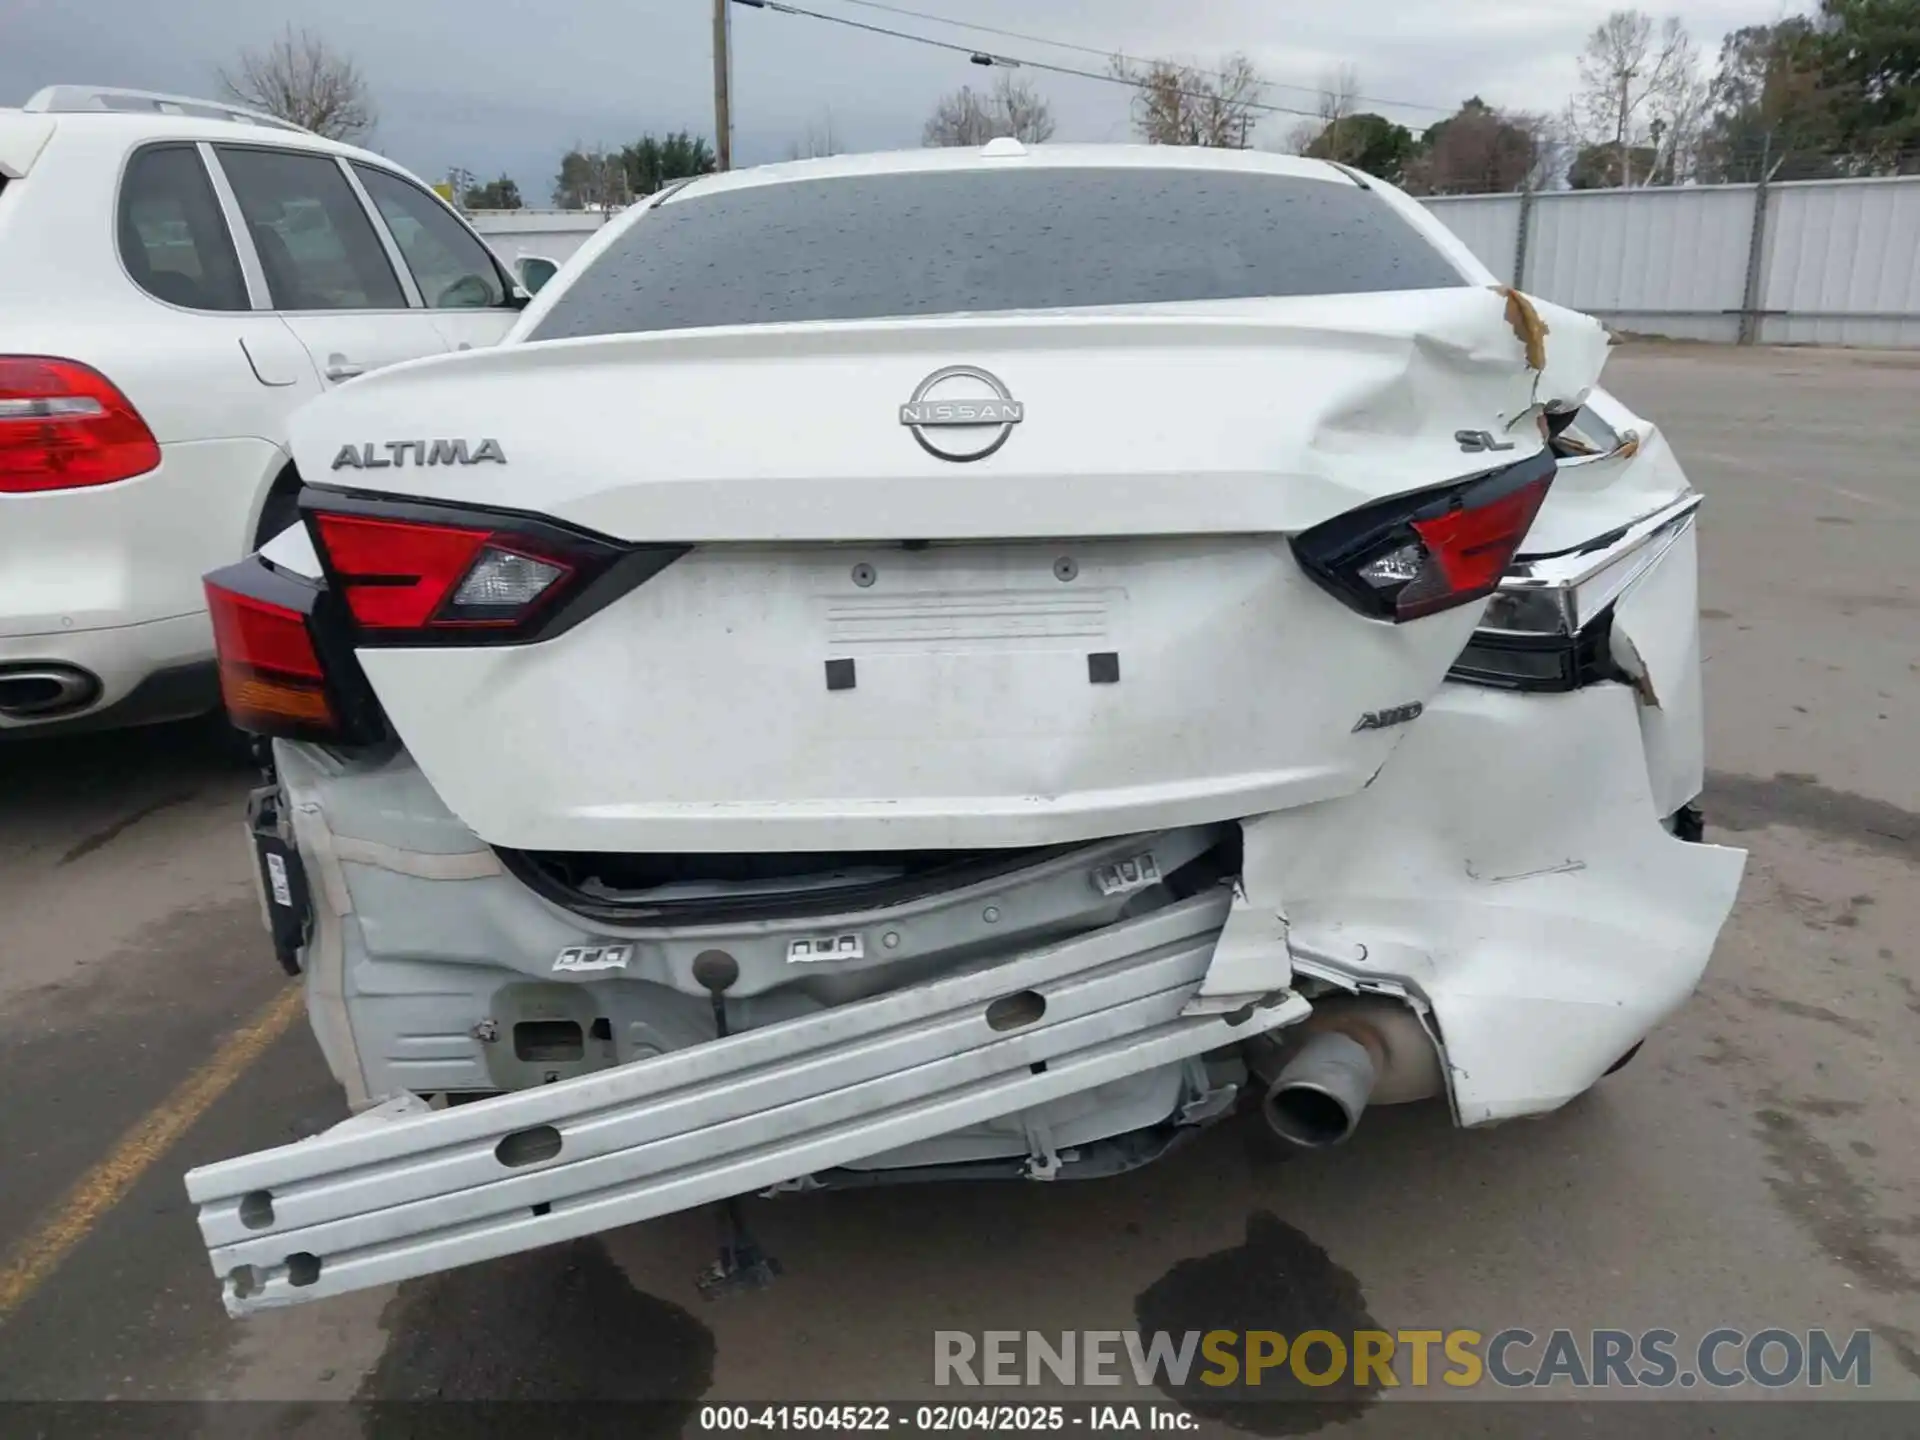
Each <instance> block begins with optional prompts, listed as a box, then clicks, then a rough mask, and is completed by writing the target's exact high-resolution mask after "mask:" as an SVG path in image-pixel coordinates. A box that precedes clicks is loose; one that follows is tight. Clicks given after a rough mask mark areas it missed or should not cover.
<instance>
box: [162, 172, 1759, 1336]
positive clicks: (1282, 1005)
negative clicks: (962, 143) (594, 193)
mask: <svg viewBox="0 0 1920 1440" xmlns="http://www.w3.org/2000/svg"><path fill="white" fill-rule="evenodd" d="M1606 345H1607V340H1606V336H1605V333H1604V331H1603V330H1602V329H1601V328H1600V327H1599V325H1598V324H1597V323H1596V322H1594V321H1593V320H1591V319H1589V318H1587V317H1584V316H1580V315H1577V314H1574V313H1572V312H1569V311H1566V310H1562V309H1559V308H1557V307H1554V306H1551V305H1548V304H1546V303H1544V302H1542V301H1539V300H1535V299H1532V298H1530V297H1527V296H1524V295H1520V294H1518V293H1515V292H1513V291H1511V290H1508V289H1505V288H1503V287H1500V286H1498V285H1496V284H1495V283H1494V282H1493V280H1492V277H1491V276H1489V275H1488V274H1487V273H1486V272H1485V271H1484V269H1483V268H1482V267H1480V266H1479V265H1478V263H1477V262H1475V261H1474V260H1473V258H1472V257H1471V255H1469V254H1468V253H1467V252H1466V251H1465V250H1464V248H1463V247H1461V246H1460V245H1459V243H1458V242H1457V241H1456V240H1454V238H1453V237H1452V236H1451V235H1449V234H1448V233H1447V232H1446V231H1445V230H1444V229H1443V228H1441V227H1440V226H1439V225H1438V224H1437V223H1436V222H1434V221H1433V220H1432V219H1431V218H1430V217H1428V216H1427V215H1425V213H1424V212H1422V211H1421V210H1420V209H1419V208H1418V207H1417V206H1415V205H1414V204H1413V203H1412V202H1411V201H1409V200H1407V199H1406V198H1405V197H1404V196H1401V195H1399V194H1398V192H1395V191H1393V190H1392V189H1391V188H1390V187H1385V186H1381V185H1379V184H1377V183H1375V182H1371V181H1366V180H1363V179H1361V178H1359V177H1356V176H1354V175H1352V174H1350V173H1348V172H1346V171H1343V170H1341V169H1339V168H1337V167H1333V166H1329V165H1324V164H1320V163H1318V162H1313V161H1306V160H1297V159H1291V158H1285V157H1274V156H1256V155H1245V154H1238V153H1231V154H1229V153H1209V152H1190V153H1182V152H1180V151H1177V150H1164V149H1151V150H1148V149H1132V148H1125V147H1115V148H1110V149H1109V148H1099V149H1075V148H1069V147H1062V148H1059V149H1038V150H1033V151H1023V150H1020V148H1019V147H1017V146H1014V147H1009V146H1007V145H1005V144H999V145H996V146H995V147H993V149H992V151H991V153H982V152H926V153H915V154H911V155H902V156H878V157H875V156H867V157H854V158H840V159H836V160H832V161H822V162H809V163H805V164H799V165H792V166H775V167H769V168H768V169H765V170H761V171H750V172H741V173H736V174H731V175H726V176H715V177H706V178H703V179H701V180H698V181H694V182H692V183H690V184H688V185H686V186H684V187H681V188H679V189H677V190H674V191H672V192H669V193H667V194H665V195H663V196H659V197H655V198H654V199H653V200H652V201H651V202H649V203H648V204H647V205H645V206H644V207H636V209H635V211H633V212H631V213H630V214H628V215H627V216H625V217H623V218H622V219H621V220H620V221H619V222H617V223H615V224H613V225H609V226H608V227H606V228H605V229H604V230H603V231H602V232H601V233H600V235H599V236H597V237H596V239H595V240H594V241H593V242H592V244H591V246H590V247H589V250H588V252H585V253H584V254H583V259H582V262H581V263H580V264H578V265H576V266H574V267H572V269H571V270H570V272H569V276H568V277H566V278H565V279H564V280H562V281H559V282H556V284H555V285H553V286H550V287H548V289H547V290H545V291H543V292H542V294H541V295H540V297H539V298H538V300H537V301H536V302H535V304H534V305H533V306H532V307H530V308H529V310H528V311H527V313H526V315H525V316H524V317H523V319H522V322H521V324H520V326H519V328H518V329H517V330H516V332H515V335H514V336H513V337H511V338H510V340H509V341H508V343H507V344H506V345H504V346H503V347H501V348H499V349H497V350H493V351H487V352H476V353H472V354H468V355H462V356H458V357H450V358H447V359H443V360H434V361H429V362H424V363H420V364H414V365H407V366H401V367H395V368H394V369H392V370H389V371H384V372H382V373H381V374H380V375H378V376H374V377H370V378H369V379H367V380H364V381H359V382H356V383H355V384H353V385H350V386H346V387H342V389H341V390H339V391H338V392H336V393H334V394H332V395H330V396H328V397H326V398H325V399H324V400H323V401H322V402H320V403H319V404H317V405H316V406H314V407H313V408H312V409H311V410H309V411H308V412H307V413H306V414H305V415H304V416H303V417H302V419H301V421H300V422H299V424H298V425H297V426H296V430H295V440H294V451H295V458H296V460H297V462H298V463H299V466H300V469H301V473H302V475H303V476H304V477H305V478H306V481H307V490H306V492H305V494H304V495H303V498H302V525H301V526H300V527H299V528H297V529H295V530H292V531H289V532H287V533H286V534H285V535H283V536H281V537H279V538H278V539H277V540H275V541H274V542H273V543H271V544H270V545H268V546H267V547H266V549H265V550H264V551H263V552H262V553H261V554H260V555H258V556H256V557H253V558H252V559H250V560H248V561H246V562H244V563H243V564H241V565H239V566H235V567H231V568H229V569H228V570H224V571H220V572H216V573H215V574H214V575H212V576H210V577H209V579H208V593H209V597H210V602H211V606H212V612H213V615H214V618H215V623H216V630H217V633H218V638H219V643H220V656H221V666H222V678H223V686H224V692H225V695H226V699H227V704H228V708H229V711H230V713H231V714H232V715H233V716H234V718H235V720H236V721H237V722H238V723H240V724H241V725H243V726H245V727H246V728H249V729H252V730H254V731H256V732H257V733H259V734H262V735H266V736H271V737H274V738H273V745H272V755H273V765H272V773H271V775H270V776H269V777H268V779H267V781H266V783H265V784H263V786H262V788H261V789H260V791H259V792H258V793H257V794H256V796H255V799H254V809H253V817H252V824H253V830H254V835H255V841H256V850H257V853H258V855H259V860H260V871H261V877H262V889H263V896H264V903H265V905H266V909H267V913H268V915H269V918H270V920H271V922H272V923H273V926H274V932H275V939H276V947H277V948H278V949H279V951H280V953H281V956H282V959H283V962H284V963H285V964H286V965H287V966H288V968H289V969H290V970H293V971H295V972H297V973H299V974H301V975H302V977H303V983H304V984H305V986H306V991H307V998H308V1006H309V1011H310V1014H311V1017H312V1021H313V1028H314V1032H315V1034H316V1036H317V1037H318V1038H319V1041H320V1044H321V1048H322V1049H323V1051H324V1052H325V1054H326V1057H327V1060H328V1063H329V1065H330V1066H331V1068H332V1070H333V1072H334V1073H335V1075H336V1076H337V1077H338V1078H339V1079H340V1081H341V1083H342V1084H343V1085H344V1086H345V1088H346V1090H347V1093H348V1095H349V1098H350V1100H351V1101H352V1103H353V1106H354V1108H355V1110H356V1112H357V1113H356V1114H355V1116H354V1117H353V1118H352V1119H350V1120H348V1121H346V1122H345V1123H343V1124H342V1125H340V1126H338V1127H336V1128H335V1129H334V1130H332V1131H329V1132H327V1133H326V1134H324V1135H321V1136H317V1137H315V1138H313V1139H310V1140H307V1141H303V1142H301V1143H299V1144H295V1145H289V1146H285V1147H281V1148H279V1149H275V1150H269V1151H265V1152H262V1153H260V1154H256V1155H250V1156H245V1157H242V1158H239V1159H236V1160H232V1161H227V1162H223V1163H220V1164H216V1165H210V1166H206V1167H203V1168H201V1169H199V1170H196V1171H194V1172H192V1174H190V1175H189V1177H188V1189H189V1192H190V1194H191V1196H192V1198H193V1199H194V1200H195V1202H196V1203H197V1204H198V1205H199V1207H200V1224H201V1229H202V1233H203V1235H204V1237H205V1239H206V1242H207V1245H208V1248H209V1251H210V1254H211V1257H212V1261H213V1265H214V1269H215V1271H216V1272H217V1273H218V1274H219V1275H220V1276H221V1278H222V1280H223V1283H224V1286H225V1292H226V1298H227V1304H228V1307H229V1309H231V1310H233V1311H234V1312H235V1313H244V1312H246V1311H249V1310H252V1309H256V1308H259V1307H263V1306H270V1305H279V1304H286V1303H291V1302H294V1301H298V1300H302V1299H308V1298H314V1297H317V1296H321V1295H328V1294H335V1293H339V1292H342V1291H346V1290H352V1289H356V1288H360V1287H363V1286H367V1285H373V1284H379V1283H384V1282H388V1281H393V1280H398V1279H402V1278H406V1277H408V1276H414V1275H420V1274H425V1273H430V1272H432V1271H436V1270H441V1269H445V1268H448V1267H450V1266H453V1265H459V1264H464V1263H468V1262H471V1261H475V1260H479V1259H484V1258H488V1257H491V1256H498V1255H504V1254H508V1253H512V1252H514V1251H518V1250H524V1249H528V1248H531V1247H534V1246H537V1245H543V1244H548V1243H553V1242H555V1241H558V1240H562V1239H566V1238H569V1237H572V1236H578V1235H582V1234H587V1233H591V1232H593V1231H597V1230H602V1229H606V1228H609V1227H611V1226H615V1225H621V1224H628V1223H632V1222H635V1221H638V1220H643V1219H646V1218H649V1217H652V1216H657V1215H660V1214H664V1213H668V1212H671V1211H674V1210H678V1209H684V1208H686V1207H688V1206H692V1205H698V1204H704V1203H708V1202H715V1201H724V1200H728V1199H729V1198H730V1197H733V1196H737V1195H741V1194H746V1193H753V1192H764V1191H776V1190H785V1189H795V1188H817V1187H833V1186H846V1185H867V1184H876V1183H887V1182H899V1181H908V1180H929V1179H941V1178H951V1179H984V1178H1024V1179H1032V1180H1053V1179H1064V1178H1073V1177H1093V1176H1100V1175H1110V1174H1114V1173H1117V1172H1120V1171H1123V1170H1126V1169H1129V1168H1132V1167H1134V1166H1137V1165H1140V1164H1143V1163H1146V1162H1147V1161H1150V1160H1153V1159H1155V1158H1157V1157H1158V1156H1160V1155H1162V1154H1164V1153H1166V1152H1167V1151H1169V1150H1171V1149H1173V1148H1175V1147H1176V1146H1178V1145H1179V1144H1180V1143H1181V1142H1182V1141H1183V1140H1185V1139H1187V1138H1189V1137H1191V1136H1192V1135H1194V1134H1195V1133H1197V1132H1198V1131H1199V1130H1200V1129H1201V1128H1203V1127H1204V1126H1205V1125H1207V1124H1208V1123H1210V1122H1211V1121H1213V1120H1216V1119H1218V1118H1220V1117H1222V1116H1224V1115H1226V1114H1229V1113H1231V1112H1232V1111H1234V1110H1235V1109H1236V1108H1239V1107H1240V1106H1242V1105H1243V1104H1244V1105H1246V1106H1248V1107H1254V1106H1257V1107H1259V1108H1260V1109H1262V1110H1263V1112H1264V1115H1265V1122H1266V1123H1267V1124H1269V1125H1270V1126H1271V1127H1272V1128H1273V1130H1274V1131H1275V1133H1276V1134H1277V1135H1278V1136H1279V1137H1281V1138H1282V1139H1283V1140H1284V1141H1286V1142H1287V1143H1291V1144H1295V1145H1300V1146H1304V1147H1316V1146H1323V1145H1328V1144H1333V1143H1337V1142H1339V1141H1340V1140H1343V1139H1345V1138H1346V1136H1347V1135H1349V1134H1350V1133H1351V1132H1352V1131H1353V1129H1354V1127H1355V1126H1356V1125H1357V1124H1359V1123H1360V1121H1361V1117H1362V1114H1363V1112H1364V1111H1365V1109H1366V1108H1367V1107H1368V1106H1370V1105H1379V1104H1390V1103H1401V1102H1406V1101H1413V1100H1420V1099H1432V1098H1440V1099H1444V1101H1445V1102H1446V1103H1447V1105H1448V1106H1450V1108H1451V1111H1452V1114H1453V1116H1454V1118H1455V1120H1456V1121H1457V1122H1458V1123H1460V1124H1463V1125H1478V1124H1484V1123H1488V1122H1492V1121H1498V1120H1503V1119H1509V1118H1514V1117H1518V1116H1524V1115H1533V1114H1539V1113H1542V1112H1545V1111H1549V1110H1552V1109H1554V1108H1555V1107H1557V1106H1559V1105H1562V1104H1564V1103H1565V1102H1566V1101H1568V1100H1569V1099H1571V1098H1573V1097H1574V1096H1576V1095H1578V1094H1580V1093H1582V1092H1583V1091H1585V1090H1586V1089H1588V1088H1589V1087H1590V1086H1591V1085H1593V1084H1594V1082H1595V1081H1596V1080H1597V1079H1599V1078H1600V1077H1601V1076H1602V1075H1603V1074H1604V1073H1605V1072H1607V1071H1608V1070H1609V1069H1610V1068H1612V1067H1614V1066H1615V1065H1617V1064H1618V1063H1620V1062H1621V1061H1622V1060H1623V1059H1624V1057H1626V1056H1627V1055H1629V1054H1630V1053H1631V1052H1632V1050H1633V1049H1634V1048H1635V1047H1636V1046H1637V1045H1638V1044H1639V1043H1640V1042H1641V1040H1642V1039H1643V1038H1644V1037H1645V1036H1646V1035H1647V1034H1648V1032H1649V1031H1650V1030H1651V1029H1652V1028H1653V1027H1654V1026H1655V1025H1657V1024H1658V1023H1659V1021H1660V1020H1661V1019H1662V1018H1663V1017H1664V1016H1666V1015H1667V1014H1668V1013H1670V1012H1671V1011H1672V1010H1673V1009H1674V1008H1675V1007H1676V1006H1677V1005H1679V1004H1680V1003H1681V1002H1682V1001H1683V1000H1684V999H1685V997H1686V996H1687V995H1688V993H1689V992H1690V991H1691V990H1692V988H1693V986H1694V984H1695V983H1696V981H1697V980H1698V977H1699V975H1700V973H1701V971H1702V969H1703V968H1704V966H1705V965H1706V963H1707V959H1708V957H1709V955H1710V953H1711V950H1712V947H1713V943H1714V940H1715V937H1716V936H1717V934H1718V931H1719V928H1720V926H1721V924H1722V922H1723V921H1724V919H1725V917H1726V914H1727V912H1728V909H1729V907H1730V905H1731V903H1732V900H1733V895H1734V891H1735V888H1736V887H1737V884H1738V882H1739V877H1740V873H1741V867H1742V864H1743V857H1742V856H1741V854H1740V853H1739V852H1737V851H1732V850H1725V849H1721V848H1719V847H1714V846H1708V845H1705V844H1703V843H1700V841H1701V832H1700V817H1699V812H1698V810H1697V809H1696V808H1695V802H1696V799H1697V797H1698V795H1699V792H1700V789H1701V785H1702V773H1703V759H1702V754H1701V713H1700V683H1699V653H1698V622H1697V610H1698V604H1697V597H1696V593H1695V585H1696V573H1697V565H1696V555H1695V535H1696V529H1695V524H1696V507H1697V505H1698V499H1699V497H1698V496H1697V495H1695V494H1694V493H1693V492H1692V490H1691V489H1690V488H1689V487H1688V485H1687V482H1686V480H1685V478H1684V476H1683V474H1682V473H1681V470H1680V468H1679V466H1678V464H1677V463H1676V462H1675V460H1674V458H1673V456H1672V454H1671V452H1670V451H1669V450H1668V448H1667V446H1666V443H1665V440H1664V438H1663V437H1662V436H1661V434H1660V432H1659V430H1658V429H1657V428H1655V427H1653V426H1651V425H1649V424H1647V423H1646V422H1644V421H1642V420H1640V419H1638V418H1636V417H1634V416H1632V415H1630V414H1628V413H1627V412H1626V411H1625V410H1624V408H1623V407H1621V406H1620V405H1619V404H1618V403H1617V402H1616V401H1614V400H1613V399H1612V398H1611V397H1609V396H1608V395H1606V393H1605V392H1604V391H1602V390H1600V389H1599V388H1598V386H1597V381H1598V377H1599V372H1600V369H1601V365H1602V363H1603V361H1604V358H1605V353H1606ZM466 1102H471V1103H466ZM743 1253H745V1252H744V1249H736V1250H735V1251H734V1252H732V1253H731V1254H729V1255H727V1256H723V1264H722V1267H721V1271H720V1273H719V1278H720V1279H721V1280H722V1281H725V1280H726V1279H727V1278H728V1275H727V1270H726V1267H727V1264H729V1263H735V1262H739V1261H740V1260H741V1256H742V1254H743Z"/></svg>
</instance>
